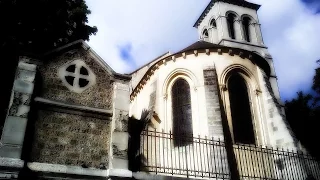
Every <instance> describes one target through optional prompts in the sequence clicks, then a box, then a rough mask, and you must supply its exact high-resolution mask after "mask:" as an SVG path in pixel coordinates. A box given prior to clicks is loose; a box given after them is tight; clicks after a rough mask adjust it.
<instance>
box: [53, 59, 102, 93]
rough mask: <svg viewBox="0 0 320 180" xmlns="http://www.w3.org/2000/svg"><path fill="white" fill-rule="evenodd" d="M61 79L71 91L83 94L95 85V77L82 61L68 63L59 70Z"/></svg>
mask: <svg viewBox="0 0 320 180" xmlns="http://www.w3.org/2000/svg"><path fill="white" fill-rule="evenodd" d="M58 75H59V77H60V78H61V80H62V82H63V83H64V84H65V85H66V86H67V87H68V89H69V90H71V91H74V92H77V93H81V92H83V91H84V90H86V89H87V88H88V87H90V86H92V85H93V84H95V79H96V78H95V75H94V74H93V73H92V71H91V70H90V69H89V68H88V66H87V65H86V64H85V63H84V62H83V61H81V60H75V61H73V62H71V63H67V64H65V65H64V66H62V67H61V68H60V69H59V72H58Z"/></svg>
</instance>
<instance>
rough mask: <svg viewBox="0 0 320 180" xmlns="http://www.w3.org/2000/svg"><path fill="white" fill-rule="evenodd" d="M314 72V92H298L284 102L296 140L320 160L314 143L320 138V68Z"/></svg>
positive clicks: (318, 149)
mask: <svg viewBox="0 0 320 180" xmlns="http://www.w3.org/2000/svg"><path fill="white" fill-rule="evenodd" d="M318 63H319V61H318ZM315 72H316V73H315V75H314V78H313V85H312V90H314V92H313V93H311V94H304V93H303V92H301V91H300V92H298V93H297V97H296V98H293V99H292V100H290V101H286V102H285V109H286V115H287V120H288V123H289V125H290V126H291V129H292V131H293V132H294V134H295V135H296V137H297V139H298V140H299V141H300V142H301V144H302V145H303V146H304V147H305V148H306V149H307V150H308V151H309V152H310V153H311V154H312V155H313V156H315V157H316V158H318V159H320V154H319V152H320V148H319V147H318V145H317V143H316V139H317V137H319V136H320V133H319V120H320V106H319V100H320V98H319V97H320V67H318V68H317V69H316V70H315Z"/></svg>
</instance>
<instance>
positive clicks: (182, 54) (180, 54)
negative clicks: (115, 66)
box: [130, 47, 270, 101]
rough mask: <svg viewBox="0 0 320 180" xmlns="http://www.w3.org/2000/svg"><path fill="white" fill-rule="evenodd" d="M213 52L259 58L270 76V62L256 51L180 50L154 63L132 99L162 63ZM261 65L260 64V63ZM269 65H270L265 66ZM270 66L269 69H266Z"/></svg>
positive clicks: (227, 49) (222, 48) (131, 97)
mask: <svg viewBox="0 0 320 180" xmlns="http://www.w3.org/2000/svg"><path fill="white" fill-rule="evenodd" d="M211 53H217V54H219V55H223V54H227V55H230V56H235V55H237V56H239V57H241V58H243V59H245V58H247V59H249V60H251V61H254V60H255V59H257V62H259V63H260V65H263V66H264V67H263V69H264V70H265V71H266V73H267V74H268V76H269V75H270V72H269V71H270V69H269V68H270V66H269V64H268V62H267V61H266V60H265V59H264V58H263V57H261V56H259V55H258V54H256V53H253V52H250V51H247V50H244V49H238V48H232V47H216V48H205V49H192V50H187V51H182V52H178V53H175V54H172V55H171V56H168V57H165V58H162V59H159V60H158V62H156V63H154V64H153V65H152V66H151V67H150V68H149V69H148V71H147V72H146V73H145V75H144V76H143V77H142V78H141V80H140V82H139V83H138V84H137V86H136V87H135V88H134V90H133V91H132V93H131V94H130V101H133V100H134V98H135V97H136V96H137V95H138V94H139V93H140V91H141V90H142V89H143V87H144V85H145V84H147V82H148V80H149V79H150V77H151V76H152V75H153V74H154V73H155V72H156V71H157V70H158V69H159V68H160V66H162V65H166V64H167V63H168V62H169V61H173V62H175V61H176V59H177V58H180V57H182V59H186V57H187V56H188V55H194V56H199V54H206V55H208V56H209V55H210V54H211ZM258 65H259V64H258ZM265 66H268V67H265ZM265 68H268V69H265Z"/></svg>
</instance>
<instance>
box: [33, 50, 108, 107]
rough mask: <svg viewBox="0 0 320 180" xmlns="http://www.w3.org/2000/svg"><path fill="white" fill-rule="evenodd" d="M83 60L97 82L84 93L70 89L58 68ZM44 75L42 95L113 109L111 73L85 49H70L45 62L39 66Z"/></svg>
mask: <svg viewBox="0 0 320 180" xmlns="http://www.w3.org/2000/svg"><path fill="white" fill-rule="evenodd" d="M79 59H80V60H83V61H84V62H85V64H86V65H87V66H88V67H89V68H90V69H91V70H92V72H93V73H94V74H95V76H96V84H95V85H94V86H91V87H89V88H88V89H86V90H85V91H83V92H82V93H75V92H72V91H70V90H69V89H68V88H67V87H66V86H65V85H64V84H63V83H62V81H61V79H60V78H59V77H58V69H59V68H60V67H61V66H63V65H64V64H65V63H67V62H72V61H74V60H79ZM39 71H40V74H41V76H42V80H43V82H42V87H41V89H42V91H41V94H40V96H41V97H44V98H46V99H51V100H56V101H63V102H67V103H69V104H78V105H83V106H89V107H94V108H100V109H111V108H112V99H113V97H112V96H113V84H112V83H111V78H110V74H108V72H107V71H106V70H105V69H104V68H103V67H102V66H101V65H100V64H99V63H97V62H96V61H95V60H94V59H93V57H92V56H91V55H90V54H89V53H88V52H87V51H85V50H84V49H82V48H79V49H75V50H71V51H68V52H66V53H64V54H62V55H60V56H57V57H54V59H50V60H48V61H47V62H45V63H44V64H43V65H42V66H41V67H40V68H39Z"/></svg>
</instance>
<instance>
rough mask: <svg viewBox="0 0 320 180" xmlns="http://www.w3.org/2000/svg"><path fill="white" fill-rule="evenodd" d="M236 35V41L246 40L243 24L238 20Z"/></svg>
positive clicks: (235, 23)
mask: <svg viewBox="0 0 320 180" xmlns="http://www.w3.org/2000/svg"><path fill="white" fill-rule="evenodd" d="M233 25H234V33H235V36H236V40H244V38H243V33H242V23H241V21H240V20H236V21H235V22H234V24H233Z"/></svg>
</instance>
